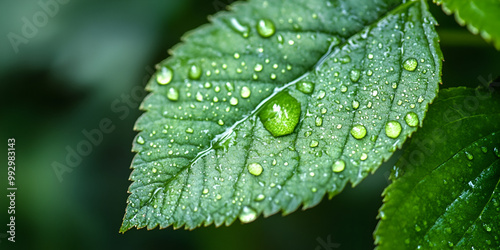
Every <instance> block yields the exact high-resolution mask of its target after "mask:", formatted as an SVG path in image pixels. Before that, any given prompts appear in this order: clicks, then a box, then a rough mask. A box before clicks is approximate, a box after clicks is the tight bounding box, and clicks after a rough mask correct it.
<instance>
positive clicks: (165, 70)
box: [156, 67, 174, 85]
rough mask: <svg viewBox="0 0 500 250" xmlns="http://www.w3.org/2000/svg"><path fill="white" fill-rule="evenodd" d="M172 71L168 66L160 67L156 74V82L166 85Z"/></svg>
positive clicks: (170, 79) (171, 75)
mask: <svg viewBox="0 0 500 250" xmlns="http://www.w3.org/2000/svg"><path fill="white" fill-rule="evenodd" d="M173 77H174V71H172V69H171V68H169V67H162V68H161V70H160V72H158V73H157V74H156V82H158V84H160V85H167V84H169V83H170V82H171V81H172V78H173Z"/></svg>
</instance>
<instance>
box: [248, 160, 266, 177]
mask: <svg viewBox="0 0 500 250" xmlns="http://www.w3.org/2000/svg"><path fill="white" fill-rule="evenodd" d="M247 169H248V172H250V173H251V174H253V175H255V176H259V175H260V174H262V170H263V168H262V166H261V165H260V164H259V163H250V164H248V166H247Z"/></svg>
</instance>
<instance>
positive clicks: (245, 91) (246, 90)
mask: <svg viewBox="0 0 500 250" xmlns="http://www.w3.org/2000/svg"><path fill="white" fill-rule="evenodd" d="M251 93H252V92H251V91H250V89H249V88H248V87H247V86H243V88H241V91H240V95H241V97H242V98H248V97H250V94H251Z"/></svg>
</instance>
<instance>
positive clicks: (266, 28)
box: [257, 19, 276, 38]
mask: <svg viewBox="0 0 500 250" xmlns="http://www.w3.org/2000/svg"><path fill="white" fill-rule="evenodd" d="M275 32H276V27H274V23H273V21H271V20H269V19H260V20H259V21H258V22H257V33H259V35H260V36H261V37H265V38H267V37H270V36H272V35H274V33H275Z"/></svg>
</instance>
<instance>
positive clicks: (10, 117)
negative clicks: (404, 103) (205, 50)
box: [0, 0, 500, 249]
mask: <svg viewBox="0 0 500 250" xmlns="http://www.w3.org/2000/svg"><path fill="white" fill-rule="evenodd" d="M61 1H62V0H61ZM66 1H68V0H66ZM230 2H232V1H231V0H215V1H214V0H205V1H201V0H184V1H174V0H168V1H160V0H147V1H138V0H136V1H133V0H109V1H97V0H86V1H77V0H73V1H71V0H69V1H68V3H66V4H60V5H59V10H58V11H57V12H56V13H55V15H54V16H53V17H49V18H48V21H47V23H46V24H44V25H43V26H41V27H39V28H38V30H37V32H34V36H33V37H32V38H30V39H28V43H27V44H20V45H19V46H18V52H17V53H16V52H15V50H14V48H13V46H12V45H11V44H10V42H9V39H8V38H7V34H9V32H13V33H16V34H18V35H21V34H22V27H23V21H22V18H23V17H26V18H28V19H29V20H32V18H33V17H34V16H36V15H37V13H38V12H40V11H43V9H42V7H41V6H40V5H39V4H38V1H17V0H2V1H1V2H0V82H1V84H0V100H1V108H0V119H1V120H0V121H1V122H0V135H1V136H0V139H1V140H0V152H7V138H15V139H16V166H17V168H16V186H17V188H18V190H17V192H16V243H15V244H13V243H11V242H9V241H7V239H6V236H7V235H6V234H5V232H6V231H7V230H8V229H7V226H6V224H7V223H8V215H7V210H8V209H7V208H8V203H7V198H6V193H7V191H6V188H7V181H6V180H7V165H6V162H7V159H6V158H7V156H6V155H7V154H6V153H5V154H4V153H0V155H5V160H0V165H1V169H0V183H1V185H0V194H1V196H0V197H1V198H0V249H11V248H17V249H21V248H22V249H109V248H111V247H116V248H122V249H132V248H135V249H150V248H168V249H371V248H373V236H372V232H373V230H374V229H375V226H376V223H377V220H376V215H377V211H378V208H379V207H380V205H381V204H382V198H381V193H382V191H383V189H384V188H385V187H386V186H387V185H388V183H389V182H388V180H387V176H388V173H389V169H390V167H391V166H392V165H394V163H395V161H396V160H397V156H398V155H399V153H397V154H396V155H395V156H394V157H393V158H392V159H391V160H390V161H389V162H388V163H386V164H385V165H384V166H382V167H381V168H380V169H379V170H378V171H377V172H376V173H375V175H373V176H370V177H368V178H367V179H366V180H365V181H363V182H362V183H361V184H360V185H359V186H357V187H356V188H354V189H353V188H351V187H347V188H346V190H345V191H344V192H343V193H341V194H340V195H338V196H336V197H334V198H333V199H332V200H328V199H326V198H325V200H324V201H323V202H321V203H320V204H319V205H318V206H316V207H314V208H312V209H309V210H306V211H296V212H294V213H292V214H291V215H288V216H285V217H283V216H281V215H279V214H278V215H274V216H271V217H269V218H265V219H264V218H258V219H257V220H256V221H255V222H253V223H250V224H246V225H242V224H241V223H240V222H239V221H237V222H235V223H234V224H233V225H231V226H230V227H226V226H222V227H220V228H215V227H214V226H213V225H212V226H209V227H206V228H199V229H196V230H193V231H186V230H184V229H179V230H173V229H172V228H171V227H170V228H167V229H163V230H158V229H155V230H152V231H147V230H146V229H142V230H136V229H132V230H130V231H128V232H127V233H125V234H124V235H123V234H119V233H118V230H119V227H120V225H121V220H122V217H123V214H124V211H125V205H126V204H125V202H126V199H127V196H128V194H127V192H126V191H127V189H128V186H129V185H130V182H129V181H128V177H129V175H130V169H129V166H130V163H131V160H132V157H133V154H132V153H131V152H130V149H131V143H132V140H133V138H134V136H135V134H136V133H135V132H133V130H132V128H133V125H134V122H135V120H136V119H137V117H138V116H139V115H140V111H139V110H138V109H137V105H138V103H139V102H138V101H136V100H134V99H132V102H131V103H130V106H126V105H125V103H124V102H123V100H122V97H123V96H124V95H131V94H132V91H133V90H138V89H139V90H140V89H142V87H143V86H144V79H147V78H149V77H150V75H151V71H150V70H149V69H152V68H153V67H154V65H155V64H156V63H158V62H159V61H161V60H162V59H164V58H165V57H167V56H168V53H167V50H168V49H169V48H171V47H172V46H173V45H175V44H176V43H178V42H179V41H180V37H181V36H182V34H183V33H185V32H186V31H189V30H191V29H193V28H196V27H197V26H199V25H201V24H203V23H206V22H207V19H206V17H207V15H210V14H214V13H216V12H217V11H219V10H221V9H222V8H223V7H224V6H225V5H226V4H228V3H230ZM431 5H432V4H431ZM431 10H432V12H433V14H434V15H435V16H436V18H437V20H438V22H439V23H440V26H439V27H437V30H438V32H439V33H440V36H441V41H442V43H441V44H442V50H443V53H444V57H445V59H446V61H445V62H444V64H443V83H444V84H443V86H442V87H450V86H460V85H467V86H471V87H475V86H477V85H479V84H481V80H480V79H481V78H483V79H485V80H486V81H488V79H490V80H491V79H495V78H496V77H497V76H498V75H499V73H500V67H499V65H500V53H499V52H497V51H496V50H495V49H494V48H493V46H491V45H489V44H488V43H486V42H484V41H483V40H482V39H481V38H480V37H479V36H474V35H472V34H470V33H469V32H468V31H467V29H466V28H463V27H460V26H458V25H457V24H456V22H455V20H454V18H453V17H452V16H446V15H444V14H443V13H442V11H441V10H440V8H439V7H436V6H431ZM113 102H118V103H119V104H120V105H121V106H123V107H127V108H126V109H127V110H128V111H129V113H128V114H127V115H123V114H124V113H115V112H113V111H112V109H111V104H112V103H113ZM120 115H122V116H121V117H120ZM106 118H107V119H110V120H111V121H112V124H113V126H114V130H113V131H112V132H111V133H109V134H105V135H104V136H103V141H102V143H100V144H99V145H97V146H94V147H93V148H92V149H91V151H90V154H89V155H88V156H85V157H83V158H82V161H81V163H80V164H78V165H77V166H76V167H75V168H73V171H72V172H69V173H64V174H63V175H62V181H59V180H58V178H57V176H56V174H55V172H54V170H53V167H52V164H53V163H54V162H59V163H65V157H66V154H67V147H70V148H73V149H75V148H76V146H77V145H78V143H80V142H81V141H82V140H85V137H84V135H83V134H82V130H84V129H85V130H87V131H90V130H93V129H98V128H99V122H100V121H101V120H102V119H106ZM121 118H123V119H121Z"/></svg>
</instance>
